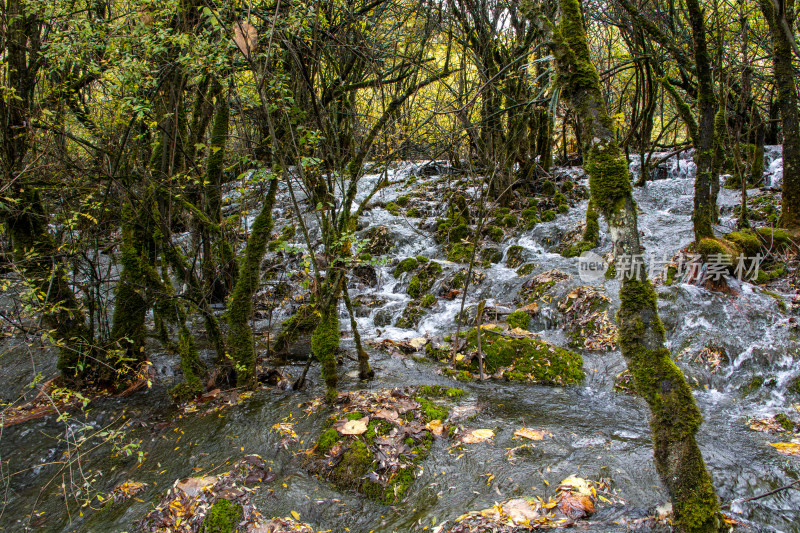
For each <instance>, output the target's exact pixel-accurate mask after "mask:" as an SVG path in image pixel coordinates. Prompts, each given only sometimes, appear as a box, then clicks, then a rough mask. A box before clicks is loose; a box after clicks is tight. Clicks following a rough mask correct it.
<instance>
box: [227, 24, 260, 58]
mask: <svg viewBox="0 0 800 533" xmlns="http://www.w3.org/2000/svg"><path fill="white" fill-rule="evenodd" d="M233 42H235V43H236V46H238V47H239V50H241V52H242V53H243V54H244V55H245V56H247V57H250V54H251V53H252V52H255V50H256V47H257V46H258V31H257V30H256V28H255V26H253V25H252V24H250V23H249V22H239V23H237V24H235V25H234V28H233Z"/></svg>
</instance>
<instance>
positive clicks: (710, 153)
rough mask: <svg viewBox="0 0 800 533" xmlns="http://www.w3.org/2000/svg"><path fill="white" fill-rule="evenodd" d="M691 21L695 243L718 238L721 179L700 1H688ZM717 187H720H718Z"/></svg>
mask: <svg viewBox="0 0 800 533" xmlns="http://www.w3.org/2000/svg"><path fill="white" fill-rule="evenodd" d="M686 8H687V10H688V12H689V22H690V23H691V26H692V41H693V43H694V60H695V65H696V67H697V105H698V108H699V109H698V121H697V144H696V145H695V162H696V163H697V175H696V177H695V181H694V210H693V211H692V222H693V224H694V238H695V241H697V242H700V239H703V238H706V237H712V238H713V237H714V230H713V229H712V228H711V224H712V223H713V222H714V219H715V216H714V213H715V211H716V206H715V205H713V204H712V192H711V191H712V188H713V187H712V182H713V181H714V180H717V181H718V180H719V175H714V147H715V134H714V116H715V115H716V112H717V98H716V95H715V93H714V81H713V79H712V77H711V58H710V57H709V53H708V45H707V43H706V25H705V20H704V16H703V10H702V9H701V8H700V3H699V2H698V0H686ZM716 188H717V189H718V188H719V184H717V186H716Z"/></svg>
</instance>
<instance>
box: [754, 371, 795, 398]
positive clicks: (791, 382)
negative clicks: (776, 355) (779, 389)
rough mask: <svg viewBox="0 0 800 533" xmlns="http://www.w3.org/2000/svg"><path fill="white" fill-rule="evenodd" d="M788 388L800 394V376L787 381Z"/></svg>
mask: <svg viewBox="0 0 800 533" xmlns="http://www.w3.org/2000/svg"><path fill="white" fill-rule="evenodd" d="M761 381H762V382H763V381H764V378H761ZM786 390H788V391H789V392H792V393H794V394H797V395H798V396H800V376H798V377H796V378H794V379H792V380H791V381H790V382H789V383H787V385H786Z"/></svg>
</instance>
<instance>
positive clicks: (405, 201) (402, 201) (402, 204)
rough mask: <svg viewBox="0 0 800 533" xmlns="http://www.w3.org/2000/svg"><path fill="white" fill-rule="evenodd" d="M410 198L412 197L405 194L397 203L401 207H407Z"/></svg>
mask: <svg viewBox="0 0 800 533" xmlns="http://www.w3.org/2000/svg"><path fill="white" fill-rule="evenodd" d="M409 200H410V198H409V197H408V196H405V195H403V196H401V197H400V198H398V199H397V205H399V206H400V207H405V206H407V205H408V201H409Z"/></svg>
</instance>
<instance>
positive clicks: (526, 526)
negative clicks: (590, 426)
mask: <svg viewBox="0 0 800 533" xmlns="http://www.w3.org/2000/svg"><path fill="white" fill-rule="evenodd" d="M598 492H601V493H604V494H607V495H608V496H609V497H608V498H607V497H604V496H602V495H600V494H598ZM600 502H603V503H608V504H613V505H617V504H621V503H622V500H620V499H618V498H616V497H614V496H613V495H612V494H611V493H610V491H609V485H608V483H606V482H597V481H589V480H586V479H583V478H579V477H575V476H570V477H568V478H566V479H564V480H563V481H562V482H561V483H560V484H559V485H558V488H557V489H556V494H555V496H553V497H551V498H548V499H547V500H544V499H542V498H540V497H533V498H514V499H511V500H506V501H504V502H501V503H496V504H494V505H493V506H492V507H489V508H488V509H483V510H481V511H472V512H469V513H466V514H464V515H461V516H459V517H458V518H456V520H455V523H453V524H452V525H450V526H448V525H447V524H446V523H443V524H441V525H439V526H438V527H437V528H434V532H435V533H479V532H480V533H484V532H490V531H491V532H495V533H512V532H517V531H530V530H533V529H551V528H561V527H571V526H573V525H575V524H576V522H577V521H579V520H582V519H585V518H588V517H589V516H591V515H592V514H594V512H595V509H596V507H597V504H598V503H600Z"/></svg>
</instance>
